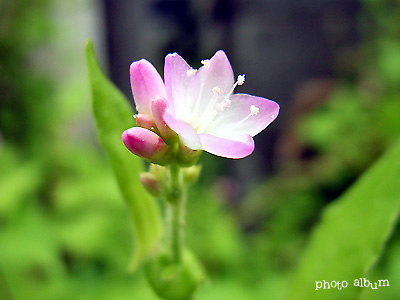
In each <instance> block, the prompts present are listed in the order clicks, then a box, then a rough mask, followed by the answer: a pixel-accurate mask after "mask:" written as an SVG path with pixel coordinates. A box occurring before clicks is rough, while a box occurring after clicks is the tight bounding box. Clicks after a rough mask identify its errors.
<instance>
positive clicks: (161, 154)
mask: <svg viewBox="0 0 400 300" xmlns="http://www.w3.org/2000/svg"><path fill="white" fill-rule="evenodd" d="M121 137H122V141H123V142H124V144H125V146H126V148H128V150H129V151H131V152H132V153H133V154H135V155H137V156H139V157H142V158H145V159H148V160H149V161H150V162H152V163H155V164H159V165H168V164H169V163H170V162H171V159H172V153H171V150H170V148H169V147H168V146H167V144H165V142H164V141H163V139H162V138H160V137H159V136H158V135H157V134H155V133H154V132H152V131H150V130H148V129H145V128H142V127H132V128H129V129H127V130H125V131H124V132H123V133H122V136H121Z"/></svg>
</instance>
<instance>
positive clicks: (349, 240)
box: [286, 142, 400, 300]
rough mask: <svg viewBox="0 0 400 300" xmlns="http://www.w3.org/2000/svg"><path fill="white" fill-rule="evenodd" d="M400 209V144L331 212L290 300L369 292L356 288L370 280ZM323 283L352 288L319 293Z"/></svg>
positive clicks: (312, 243) (319, 229)
mask: <svg viewBox="0 0 400 300" xmlns="http://www.w3.org/2000/svg"><path fill="white" fill-rule="evenodd" d="M399 209H400V142H398V143H397V144H395V145H394V146H393V148H391V149H390V150H389V151H388V152H387V153H386V154H385V155H383V157H382V158H381V159H379V160H378V162H377V163H376V164H375V165H374V166H372V167H371V168H370V169H369V170H368V171H367V172H366V174H364V175H363V176H362V177H361V178H360V180H358V181H357V182H356V183H355V184H354V185H353V186H352V187H351V188H350V190H348V191H347V192H346V193H345V194H344V195H343V196H342V197H340V199H338V200H337V201H335V202H334V203H332V204H331V205H330V206H329V207H327V208H326V209H325V211H324V213H323V216H322V220H321V223H320V224H319V226H318V227H317V228H316V230H315V231H314V233H313V235H312V237H311V239H310V242H309V245H308V248H307V249H306V251H305V253H304V256H303V259H302V261H301V263H300V266H299V269H298V272H297V273H296V274H295V277H294V281H293V285H292V286H291V288H290V290H289V292H288V294H287V297H286V299H288V300H292V299H296V300H302V299H304V300H312V299H324V300H334V299H338V300H339V299H340V300H346V299H349V300H350V299H351V300H354V299H357V298H358V297H359V295H360V293H361V291H362V290H363V288H360V287H357V286H356V287H355V286H354V280H355V279H359V278H365V277H366V276H367V271H368V270H369V268H370V267H371V266H372V265H373V263H374V262H375V261H376V260H377V258H378V257H379V254H380V253H381V251H382V249H383V247H384V245H385V242H386V240H387V239H388V237H389V236H390V234H391V232H392V229H393V227H394V225H395V223H396V221H397V218H398V215H399ZM300 213H301V212H300ZM367 279H368V278H367ZM381 279H386V278H381ZM323 280H325V281H329V282H331V281H332V280H335V281H340V282H342V281H344V280H346V281H347V282H348V287H347V288H342V289H341V290H338V289H337V288H331V289H319V290H315V288H316V281H323Z"/></svg>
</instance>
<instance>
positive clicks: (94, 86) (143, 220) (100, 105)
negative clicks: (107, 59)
mask: <svg viewBox="0 0 400 300" xmlns="http://www.w3.org/2000/svg"><path fill="white" fill-rule="evenodd" d="M85 56H86V65H87V69H88V74H89V82H90V87H91V92H92V108H93V114H94V117H95V119H96V125H97V132H98V135H99V138H100V141H101V144H102V145H103V147H104V149H105V150H106V152H107V154H108V157H109V159H110V162H111V165H112V168H113V170H114V173H115V175H116V178H117V181H118V185H119V187H120V189H121V192H122V195H123V197H124V198H125V200H126V202H127V204H128V206H129V208H130V212H131V214H132V217H133V223H134V227H135V254H134V258H133V262H132V269H135V268H136V267H137V266H138V265H139V264H140V263H141V262H142V261H143V260H144V259H145V258H146V256H147V255H148V254H149V252H150V251H151V250H152V249H153V247H154V246H155V244H156V243H157V241H158V240H159V238H160V236H161V218H160V213H159V210H158V207H157V203H156V202H155V200H154V199H153V198H152V197H151V196H150V195H149V194H147V192H146V191H145V190H144V188H143V186H142V184H141V182H140V180H139V173H140V172H141V171H143V162H142V160H141V159H140V158H139V157H136V156H134V155H133V154H131V153H130V152H129V151H128V150H127V149H126V148H125V146H124V144H123V143H122V140H121V134H122V132H123V131H124V130H125V129H128V128H129V127H132V126H133V117H132V115H133V111H132V108H131V107H130V106H129V104H128V101H127V100H126V98H125V97H124V96H123V95H122V93H121V92H120V91H119V90H118V89H117V88H116V87H115V86H114V85H113V84H112V83H111V82H110V81H109V80H108V79H107V78H106V77H105V75H104V74H103V72H102V71H101V69H100V67H99V64H98V62H97V60H96V57H95V53H94V49H93V44H92V43H91V42H90V41H89V42H88V43H87V44H86V48H85ZM127 74H128V73H127ZM100 188H101V187H100Z"/></svg>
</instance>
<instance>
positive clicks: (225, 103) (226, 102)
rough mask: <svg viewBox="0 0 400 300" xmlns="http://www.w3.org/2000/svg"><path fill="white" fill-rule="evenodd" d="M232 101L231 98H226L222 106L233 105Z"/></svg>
mask: <svg viewBox="0 0 400 300" xmlns="http://www.w3.org/2000/svg"><path fill="white" fill-rule="evenodd" d="M231 102H232V101H231V100H230V99H225V100H224V102H222V107H223V108H226V107H229V106H231Z"/></svg>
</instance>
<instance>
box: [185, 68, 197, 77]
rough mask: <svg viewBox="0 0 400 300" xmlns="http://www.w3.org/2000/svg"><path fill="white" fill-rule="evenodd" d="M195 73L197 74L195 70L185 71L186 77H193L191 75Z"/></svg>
mask: <svg viewBox="0 0 400 300" xmlns="http://www.w3.org/2000/svg"><path fill="white" fill-rule="evenodd" d="M196 73H197V70H196V69H190V70H187V71H186V75H187V76H188V77H190V76H193V75H194V74H196Z"/></svg>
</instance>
